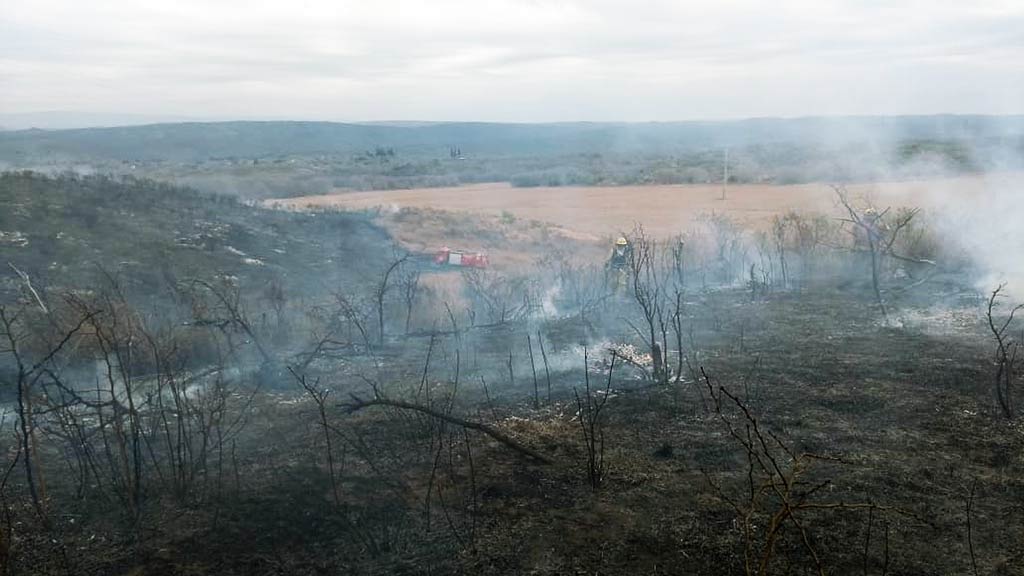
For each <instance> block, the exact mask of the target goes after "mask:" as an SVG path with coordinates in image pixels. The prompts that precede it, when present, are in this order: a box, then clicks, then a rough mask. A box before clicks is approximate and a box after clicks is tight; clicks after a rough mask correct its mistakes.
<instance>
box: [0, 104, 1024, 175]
mask: <svg viewBox="0 0 1024 576" xmlns="http://www.w3.org/2000/svg"><path fill="white" fill-rule="evenodd" d="M1007 138H1009V139H1016V140H1019V139H1021V138H1024V116H953V115H944V116H897V117H836V118H797V119H773V118H764V119H749V120H738V121H728V122H665V123H636V124H631V123H555V124H493V123H470V122H458V123H416V122H396V123H386V122H385V123H370V124H342V123H331V122H217V123H175V124H151V125H144V126H125V127H117V128H84V129H76V130H55V131H44V130H24V131H22V130H19V131H8V132H2V133H0V162H6V163H8V164H11V165H19V164H24V163H26V162H29V161H34V162H38V161H62V160H69V159H78V160H113V161H132V160H166V161H183V162H188V161H200V160H204V159H209V158H228V157H243V158H249V157H252V158H257V157H259V158H262V157H268V156H280V155H312V154H339V153H349V152H358V151H364V150H367V149H372V148H374V147H389V148H393V149H395V150H396V151H399V152H400V153H402V154H403V155H406V156H416V155H423V156H434V157H439V156H443V155H445V154H447V150H448V147H449V146H458V147H460V148H461V149H462V150H463V151H464V152H467V153H472V154H474V155H478V156H479V155H488V156H537V155H550V154H578V153H607V154H615V153H623V154H634V153H650V154H665V153H681V152H690V151H694V150H707V149H713V148H725V147H729V148H740V147H747V146H757V145H766V144H776V143H785V144H795V145H801V146H815V145H821V144H826V145H833V146H842V145H846V144H850V143H858V142H859V143H868V144H877V145H889V144H891V143H892V142H896V141H900V140H908V139H909V140H928V139H935V140H957V141H968V142H970V141H986V140H992V139H997V140H999V139H1007Z"/></svg>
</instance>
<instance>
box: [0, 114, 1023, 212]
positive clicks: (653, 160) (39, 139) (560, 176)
mask: <svg viewBox="0 0 1024 576" xmlns="http://www.w3.org/2000/svg"><path fill="white" fill-rule="evenodd" d="M453 150H457V152H458V153H457V154H454V153H453V152H452V151H453ZM726 151H728V178H729V181H730V182H738V183H750V182H773V183H799V182H810V181H859V180H874V179H892V178H907V177H919V176H932V175H943V174H957V173H964V172H973V171H984V170H996V169H999V170H1006V169H1020V168H1022V167H1024V117H1016V116H1014V117H985V116H922V117H894V118H874V117H869V118H805V119H792V120H773V119H764V120H744V121H736V122H681V123H648V124H601V123H573V124H473V123H439V124H421V125H413V126H408V125H401V126H399V125H386V124H372V125H360V124H332V123H323V122H263V123H260V122H227V123H215V124H160V125H152V126H137V127H128V128H102V129H99V128H97V129H83V130H63V131H52V132H50V131H39V130H33V131H17V132H0V168H3V167H5V166H6V167H8V168H31V169H34V170H39V171H46V172H61V171H65V170H69V169H70V170H74V171H77V172H87V173H88V172H100V173H118V174H134V175H141V176H146V177H150V178H154V179H158V180H164V181H170V182H175V183H178V184H185V185H189V186H193V187H196V188H199V189H201V190H204V191H209V192H216V193H228V194H232V195H238V196H242V197H246V198H267V197H282V196H296V195H306V194H318V193H324V192H327V191H330V190H333V189H339V188H340V189H350V190H386V189H402V188H415V187H438V186H457V185H460V184H469V183H477V182H511V183H512V184H513V185H515V186H524V187H528V186H568V185H585V186H613V185H635V184H689V183H712V182H721V181H722V179H723V177H724V176H725V164H726V158H725V156H726Z"/></svg>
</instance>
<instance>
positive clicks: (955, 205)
mask: <svg viewBox="0 0 1024 576" xmlns="http://www.w3.org/2000/svg"><path fill="white" fill-rule="evenodd" d="M972 188H973V189H972ZM932 194H933V198H932V199H931V200H932V203H933V204H935V205H936V206H937V208H935V209H934V210H935V212H934V218H935V220H936V226H938V228H939V230H940V231H941V233H942V234H943V236H944V238H945V239H946V240H947V241H948V242H950V244H951V245H952V246H954V247H956V248H957V249H959V250H962V251H963V252H964V253H965V254H966V255H967V256H968V257H969V258H970V260H971V261H972V262H973V264H974V268H975V269H976V277H975V280H974V286H975V287H976V288H977V289H978V290H979V291H981V292H983V293H984V292H991V291H992V290H993V289H994V288H995V287H996V286H998V285H999V284H1001V283H1006V284H1007V293H1009V294H1011V295H1013V296H1015V297H1017V298H1021V297H1024V259H1022V255H1024V173H1020V172H1001V173H989V174H984V175H982V176H980V177H979V178H978V179H977V181H976V184H975V185H974V186H972V187H957V186H950V185H945V186H944V185H941V184H936V186H935V187H934V188H933V192H932Z"/></svg>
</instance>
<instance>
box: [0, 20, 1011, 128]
mask: <svg viewBox="0 0 1024 576" xmlns="http://www.w3.org/2000/svg"><path fill="white" fill-rule="evenodd" d="M40 112H46V113H50V112H63V113H65V114H69V115H70V114H92V115H96V116H102V115H121V116H124V117H131V116H138V117H139V118H181V119H186V118H188V119H202V120H227V119H308V120H336V121H372V120H474V121H502V122H548V121H580V120H591V121H672V120H695V119H729V118H748V117H763V116H783V117H791V116H820V115H862V114H864V115H893V114H936V113H961V114H968V113H978V114H1020V113H1024V2H1021V1H1020V0H972V1H971V2H966V1H945V0H931V1H908V2H899V1H880V0H860V1H850V2H835V1H829V0H797V1H785V0H782V1H776V2H763V1H746V0H737V1H732V0H716V1H705V2H690V1H679V0H676V1H672V0H629V1H619V2H613V1H610V0H423V1H419V2H413V1H407V0H359V1H353V0H290V1H288V2H282V1H273V2H260V1H258V0H244V1H236V0H202V1H199V0H175V1H170V0H168V1H164V2H151V1H145V0H107V1H104V0H2V9H0V120H2V117H3V116H4V115H6V116H7V117H11V116H17V115H26V114H31V113H40Z"/></svg>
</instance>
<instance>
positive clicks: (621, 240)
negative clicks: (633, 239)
mask: <svg viewBox="0 0 1024 576" xmlns="http://www.w3.org/2000/svg"><path fill="white" fill-rule="evenodd" d="M628 244H629V241H627V240H626V238H625V236H619V239H618V240H616V241H615V245H616V246H627V245H628Z"/></svg>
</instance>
